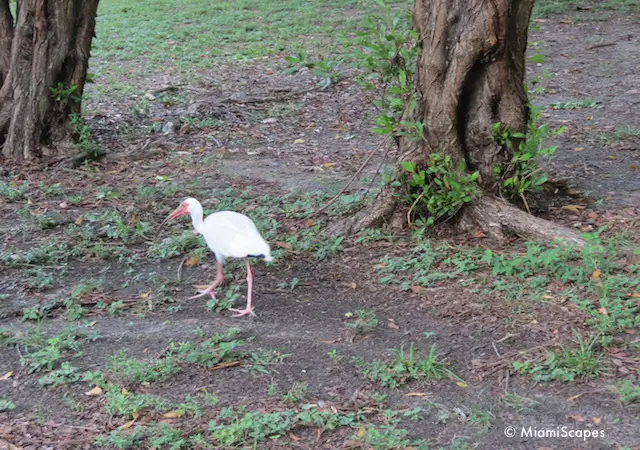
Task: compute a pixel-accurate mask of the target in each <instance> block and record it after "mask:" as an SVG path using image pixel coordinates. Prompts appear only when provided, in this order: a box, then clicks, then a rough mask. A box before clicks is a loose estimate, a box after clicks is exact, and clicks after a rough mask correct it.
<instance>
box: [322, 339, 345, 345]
mask: <svg viewBox="0 0 640 450" xmlns="http://www.w3.org/2000/svg"><path fill="white" fill-rule="evenodd" d="M338 341H340V339H333V340H330V341H329V340H327V339H320V342H322V343H323V344H335V343H336V342H338Z"/></svg>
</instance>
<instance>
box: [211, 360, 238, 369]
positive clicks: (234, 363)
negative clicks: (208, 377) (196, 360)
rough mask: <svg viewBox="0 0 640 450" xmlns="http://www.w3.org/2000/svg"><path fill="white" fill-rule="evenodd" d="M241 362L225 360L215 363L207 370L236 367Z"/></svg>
mask: <svg viewBox="0 0 640 450" xmlns="http://www.w3.org/2000/svg"><path fill="white" fill-rule="evenodd" d="M241 364H242V361H227V362H223V363H220V364H216V365H215V366H213V367H211V368H210V369H209V370H218V369H228V368H229V367H237V366H239V365H241Z"/></svg>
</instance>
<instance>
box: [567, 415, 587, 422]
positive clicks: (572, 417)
mask: <svg viewBox="0 0 640 450" xmlns="http://www.w3.org/2000/svg"><path fill="white" fill-rule="evenodd" d="M567 419H569V420H575V421H576V422H586V421H587V418H586V417H583V416H567Z"/></svg>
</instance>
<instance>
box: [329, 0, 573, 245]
mask: <svg viewBox="0 0 640 450" xmlns="http://www.w3.org/2000/svg"><path fill="white" fill-rule="evenodd" d="M532 7H533V0H492V1H487V0H416V5H415V13H414V27H415V29H416V31H417V32H418V34H419V36H420V37H421V55H420V57H419V60H418V66H417V68H416V80H415V84H416V91H417V92H416V93H417V97H418V106H417V108H416V110H415V111H412V112H411V111H409V110H408V109H407V110H406V111H405V114H406V115H407V116H408V115H409V114H411V115H412V116H411V117H407V118H408V119H412V120H421V121H422V122H423V123H424V135H425V139H424V140H421V141H418V142H416V141H412V140H409V139H405V138H402V139H400V145H399V147H400V151H399V152H398V154H399V156H398V162H400V161H413V162H416V163H418V164H419V165H420V164H424V163H425V162H426V161H427V160H428V158H429V154H431V153H434V152H438V153H443V154H448V155H450V156H451V157H452V159H453V160H454V161H460V160H464V161H465V163H466V167H467V169H468V170H469V171H476V170H477V171H479V173H480V178H479V183H480V186H481V188H482V190H483V193H484V195H485V197H483V198H481V199H479V200H478V201H476V202H474V203H472V204H471V205H468V206H467V207H465V208H463V210H462V213H461V219H462V220H461V221H460V223H461V224H463V225H465V226H466V227H471V226H473V227H478V228H476V229H483V228H484V229H485V231H487V232H489V233H490V234H491V235H492V236H494V237H498V238H502V237H504V236H503V234H504V232H509V231H510V232H514V233H516V234H519V235H522V236H525V237H527V238H534V239H542V240H547V241H548V240H552V239H555V238H559V239H564V240H568V241H571V242H574V243H577V244H580V243H581V240H580V238H579V236H578V235H577V234H576V233H574V232H573V231H572V230H567V229H566V228H564V227H561V226H558V225H555V224H552V223H550V222H546V221H542V220H540V219H536V220H535V221H534V220H532V219H533V218H532V217H531V216H530V215H529V214H527V213H525V212H524V211H521V210H520V209H518V208H516V207H515V206H512V205H510V204H508V203H506V202H504V201H503V200H501V199H499V198H495V197H493V195H495V194H496V192H497V189H496V187H497V180H496V178H495V176H494V167H495V166H496V165H497V164H500V163H504V162H505V161H507V160H508V158H509V156H510V154H509V152H508V151H507V149H506V148H503V147H502V146H501V145H500V144H499V143H498V142H496V140H495V139H494V138H493V137H492V136H491V132H490V130H491V126H492V125H493V124H494V123H496V122H501V123H502V124H503V125H504V126H506V127H508V128H509V129H511V130H512V131H513V132H520V133H525V132H526V128H527V120H528V106H527V105H528V99H527V93H526V90H525V89H526V86H525V51H526V48H527V31H528V25H529V19H530V15H531V9H532ZM389 189H391V188H389ZM393 202H395V199H394V197H392V196H391V195H389V192H385V191H383V192H382V194H381V195H380V196H379V197H378V199H377V201H376V202H375V203H374V204H373V205H372V207H371V208H368V209H365V210H363V211H361V212H360V213H359V214H358V215H356V217H354V218H353V219H352V220H351V222H350V223H349V224H347V229H346V230H345V231H347V232H353V231H357V230H359V229H362V228H363V227H366V226H370V225H372V224H375V223H377V222H380V221H381V220H385V219H388V218H389V217H394V216H395V217H396V218H398V217H403V216H404V215H403V214H398V212H397V211H395V209H396V206H398V205H395V204H392V203H393ZM490 211H491V212H493V213H496V214H498V212H499V217H496V216H494V219H495V220H493V221H490V220H489V219H490V216H489V215H487V213H488V212H490ZM396 222H397V221H396ZM489 222H490V223H489ZM334 231H335V229H334Z"/></svg>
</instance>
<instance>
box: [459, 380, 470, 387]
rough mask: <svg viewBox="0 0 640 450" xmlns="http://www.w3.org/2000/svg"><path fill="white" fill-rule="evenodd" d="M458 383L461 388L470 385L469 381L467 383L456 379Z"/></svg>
mask: <svg viewBox="0 0 640 450" xmlns="http://www.w3.org/2000/svg"><path fill="white" fill-rule="evenodd" d="M456 384H457V385H458V386H459V387H461V388H467V387H469V385H468V384H467V383H465V382H464V381H456Z"/></svg>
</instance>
